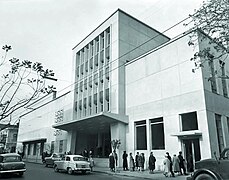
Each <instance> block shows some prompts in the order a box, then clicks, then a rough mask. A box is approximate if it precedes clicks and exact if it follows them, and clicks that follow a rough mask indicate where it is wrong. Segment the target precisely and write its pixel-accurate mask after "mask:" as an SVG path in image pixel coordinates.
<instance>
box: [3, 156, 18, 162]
mask: <svg viewBox="0 0 229 180" xmlns="http://www.w3.org/2000/svg"><path fill="white" fill-rule="evenodd" d="M20 161H22V159H21V157H20V156H6V157H2V156H1V157H0V162H20Z"/></svg>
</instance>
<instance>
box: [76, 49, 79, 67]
mask: <svg viewBox="0 0 229 180" xmlns="http://www.w3.org/2000/svg"><path fill="white" fill-rule="evenodd" d="M79 53H80V52H78V53H76V66H78V65H79V63H80V54H79Z"/></svg>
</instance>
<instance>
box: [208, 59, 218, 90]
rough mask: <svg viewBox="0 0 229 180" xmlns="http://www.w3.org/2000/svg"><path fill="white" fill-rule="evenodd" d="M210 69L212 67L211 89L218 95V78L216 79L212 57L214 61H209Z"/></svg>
mask: <svg viewBox="0 0 229 180" xmlns="http://www.w3.org/2000/svg"><path fill="white" fill-rule="evenodd" d="M209 67H210V70H211V78H210V82H211V89H212V92H213V93H217V88H216V78H215V68H214V61H213V57H212V59H210V60H209Z"/></svg>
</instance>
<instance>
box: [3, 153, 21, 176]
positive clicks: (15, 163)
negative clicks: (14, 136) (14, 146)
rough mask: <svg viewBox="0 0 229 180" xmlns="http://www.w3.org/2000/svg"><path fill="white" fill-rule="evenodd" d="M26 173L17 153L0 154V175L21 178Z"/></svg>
mask: <svg viewBox="0 0 229 180" xmlns="http://www.w3.org/2000/svg"><path fill="white" fill-rule="evenodd" d="M25 171H26V168H25V163H24V162H23V161H22V158H21V156H20V155H19V154H17V153H6V154H0V174H1V175H3V174H18V175H19V176H22V175H23V174H24V172H25Z"/></svg>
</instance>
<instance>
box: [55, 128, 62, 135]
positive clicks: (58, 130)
mask: <svg viewBox="0 0 229 180" xmlns="http://www.w3.org/2000/svg"><path fill="white" fill-rule="evenodd" d="M59 135H62V131H61V130H60V129H55V131H54V136H59Z"/></svg>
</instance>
